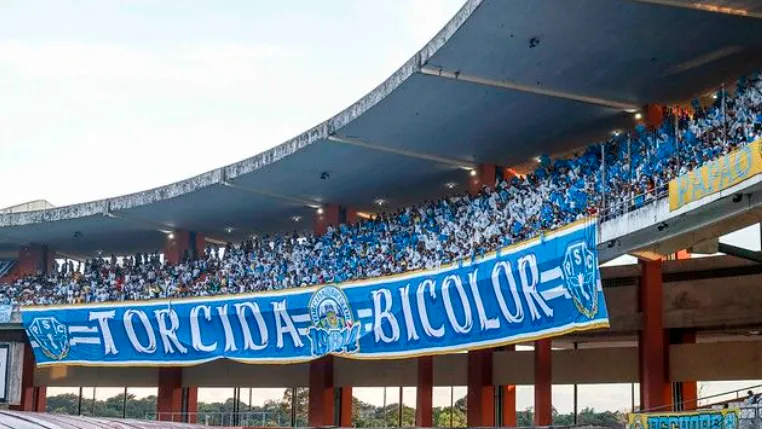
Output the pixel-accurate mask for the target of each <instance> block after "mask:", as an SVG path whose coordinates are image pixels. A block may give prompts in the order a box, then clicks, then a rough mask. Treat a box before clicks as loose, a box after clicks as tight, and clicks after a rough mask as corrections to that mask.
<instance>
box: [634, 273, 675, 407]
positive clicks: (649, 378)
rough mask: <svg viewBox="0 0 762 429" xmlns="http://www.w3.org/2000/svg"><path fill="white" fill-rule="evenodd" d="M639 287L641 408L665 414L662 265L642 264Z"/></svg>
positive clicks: (665, 385) (665, 377)
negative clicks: (662, 411) (641, 319)
mask: <svg viewBox="0 0 762 429" xmlns="http://www.w3.org/2000/svg"><path fill="white" fill-rule="evenodd" d="M640 267H641V274H640V284H639V288H638V289H639V294H640V297H639V298H640V299H639V303H640V312H641V313H642V315H643V330H642V331H640V332H639V334H638V349H639V357H640V359H639V367H640V402H641V403H640V407H641V410H645V411H657V410H666V409H667V406H668V405H669V403H670V401H669V400H668V398H669V396H670V395H669V394H668V392H670V390H671V389H670V387H671V386H670V385H669V383H668V382H667V366H666V364H667V362H666V351H665V336H664V323H663V317H664V315H663V295H662V278H661V275H662V262H661V261H659V260H657V261H641V262H640Z"/></svg>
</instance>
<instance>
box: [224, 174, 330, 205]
mask: <svg viewBox="0 0 762 429" xmlns="http://www.w3.org/2000/svg"><path fill="white" fill-rule="evenodd" d="M220 184H221V185H222V186H225V187H228V188H231V189H238V190H239V191H244V192H248V193H250V194H254V195H259V196H262V197H267V198H272V199H274V200H280V201H287V202H290V203H294V204H299V205H302V206H306V207H311V208H313V209H317V208H320V207H323V203H321V202H319V201H314V200H308V199H304V198H298V197H292V196H289V195H284V194H279V193H276V192H270V191H265V190H262V189H256V188H251V187H249V186H243V185H239V184H238V183H233V182H231V181H230V180H222V181H221V182H220Z"/></svg>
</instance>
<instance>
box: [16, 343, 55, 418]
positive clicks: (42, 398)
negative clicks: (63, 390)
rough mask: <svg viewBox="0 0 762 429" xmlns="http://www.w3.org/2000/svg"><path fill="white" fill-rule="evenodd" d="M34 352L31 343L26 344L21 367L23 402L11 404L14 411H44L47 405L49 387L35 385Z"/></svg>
mask: <svg viewBox="0 0 762 429" xmlns="http://www.w3.org/2000/svg"><path fill="white" fill-rule="evenodd" d="M34 368H35V361H34V352H33V351H32V347H31V346H30V345H29V344H25V345H24V357H23V363H22V368H21V402H20V403H19V404H18V405H10V406H9V408H10V409H11V410H12V411H35V412H39V413H44V412H45V411H46V406H47V387H45V386H35V385H34Z"/></svg>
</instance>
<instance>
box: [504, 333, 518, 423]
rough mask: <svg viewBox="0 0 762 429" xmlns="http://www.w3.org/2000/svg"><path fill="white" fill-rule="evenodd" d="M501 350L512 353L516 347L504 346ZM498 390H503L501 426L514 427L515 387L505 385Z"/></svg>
mask: <svg viewBox="0 0 762 429" xmlns="http://www.w3.org/2000/svg"><path fill="white" fill-rule="evenodd" d="M503 350H505V351H514V350H516V346H505V347H503ZM500 388H501V389H502V390H503V392H502V395H501V396H502V400H503V403H502V404H501V410H502V419H503V420H502V426H508V427H516V425H517V422H516V386H514V385H506V386H500Z"/></svg>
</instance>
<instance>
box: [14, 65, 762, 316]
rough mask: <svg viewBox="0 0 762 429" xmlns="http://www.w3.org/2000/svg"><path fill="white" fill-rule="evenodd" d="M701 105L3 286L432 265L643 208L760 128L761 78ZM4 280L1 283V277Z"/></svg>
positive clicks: (186, 292) (247, 282) (93, 296)
mask: <svg viewBox="0 0 762 429" xmlns="http://www.w3.org/2000/svg"><path fill="white" fill-rule="evenodd" d="M714 99H715V101H714V102H712V103H709V105H707V106H704V105H702V104H701V103H699V102H698V101H697V102H694V103H693V108H692V109H690V110H691V112H690V113H689V112H688V111H687V110H685V109H684V110H669V111H667V112H665V116H664V120H663V123H662V126H661V127H659V128H657V129H656V130H647V129H646V127H645V126H644V125H638V126H637V127H636V129H635V130H634V131H632V132H630V133H616V135H613V136H612V137H611V139H609V140H608V141H606V142H603V143H597V144H592V145H589V146H588V147H587V148H586V149H585V150H584V152H583V153H581V154H577V155H575V156H573V157H571V158H569V159H556V160H551V159H550V157H549V156H547V155H543V156H541V157H540V158H539V160H538V165H537V166H536V169H535V170H534V172H533V173H531V174H528V175H526V176H518V175H517V176H515V177H512V178H511V179H510V180H505V179H502V178H500V179H498V181H497V183H496V184H495V186H491V187H484V188H483V189H482V190H481V191H480V192H479V193H477V194H475V195H457V196H452V197H449V198H445V199H442V200H438V201H430V202H426V203H423V204H420V205H417V206H413V207H408V208H405V209H402V210H399V211H397V212H395V213H387V214H381V215H379V216H378V217H376V218H375V219H372V220H364V221H361V222H359V223H356V224H352V225H344V224H342V225H338V226H335V227H334V226H331V227H329V228H328V231H327V232H326V233H325V234H324V235H321V236H315V235H297V234H292V235H273V236H264V237H260V238H257V239H250V240H247V241H245V242H243V243H240V245H238V246H233V245H232V244H228V245H227V246H225V247H224V248H213V247H209V248H207V249H205V250H204V251H203V252H202V254H200V255H196V257H186V258H184V259H183V261H181V262H180V263H178V264H169V263H165V262H163V261H162V258H161V257H160V255H159V254H158V253H157V252H155V253H153V254H139V255H135V256H130V257H125V258H116V257H114V256H111V257H110V258H97V259H94V260H91V261H87V262H86V263H84V264H83V265H82V266H79V264H77V266H76V267H75V266H74V264H73V263H72V262H67V263H64V264H63V265H62V266H59V265H56V267H55V269H53V270H50V272H49V273H48V274H40V275H37V276H32V277H25V278H21V279H17V280H16V281H15V282H13V283H11V284H5V285H1V286H0V303H6V304H12V305H33V304H38V305H40V304H41V305H47V304H56V303H82V302H102V301H123V300H146V299H154V298H166V297H186V296H206V295H217V294H234V293H244V292H250V291H259V290H271V289H284V288H293V287H300V286H306V285H315V284H324V283H338V282H343V281H348V280H355V279H363V278H371V277H378V276H383V275H387V274H396V273H401V272H405V271H410V270H418V269H432V268H436V267H439V266H441V265H444V264H448V263H451V262H454V261H457V260H461V259H464V258H469V257H473V256H479V255H482V254H484V253H486V252H488V251H491V250H495V249H496V248H499V247H502V246H505V245H509V244H511V243H515V242H518V241H521V240H525V239H527V238H531V237H533V236H536V235H538V234H540V233H541V231H543V230H549V229H553V228H557V227H559V226H563V225H565V224H568V223H570V222H573V221H575V220H578V219H582V218H585V217H587V216H589V215H592V214H596V213H599V212H600V211H601V209H603V214H604V215H605V216H615V215H617V214H619V213H621V212H622V211H625V210H631V209H633V208H638V207H640V206H642V205H644V204H647V203H648V202H649V201H652V200H654V199H657V198H659V197H660V196H662V195H665V194H666V186H667V184H668V183H669V181H670V180H671V179H673V178H674V177H676V176H677V175H680V174H684V173H686V172H688V171H689V170H691V169H693V168H696V167H698V166H700V165H702V164H704V163H706V162H708V161H710V160H713V159H716V158H718V157H720V156H722V155H724V154H726V153H728V152H729V151H732V150H734V149H735V148H737V147H739V146H741V145H744V144H746V143H748V142H751V141H753V140H755V139H757V138H759V137H760V136H762V80H761V79H760V77H759V75H754V76H751V77H749V78H745V79H741V80H739V82H738V85H737V87H736V88H735V89H734V91H724V90H723V91H720V92H718V93H717V94H715V96H714ZM0 282H2V280H0Z"/></svg>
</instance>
